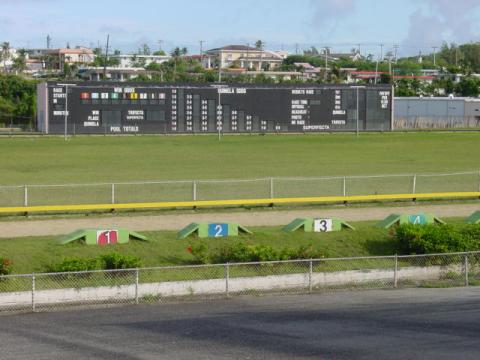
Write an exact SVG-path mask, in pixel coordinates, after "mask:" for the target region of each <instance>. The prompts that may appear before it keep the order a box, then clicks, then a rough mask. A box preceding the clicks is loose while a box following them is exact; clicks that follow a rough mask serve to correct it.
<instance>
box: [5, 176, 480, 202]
mask: <svg viewBox="0 0 480 360" xmlns="http://www.w3.org/2000/svg"><path fill="white" fill-rule="evenodd" d="M476 191H480V171H470V172H458V173H443V174H399V175H372V176H339V177H296V178H295V177H291V178H286V177H285V178H277V177H274V178H261V179H243V180H183V181H139V182H114V183H93V184H58V185H19V186H0V207H17V206H18V207H21V206H48V205H83V204H122V203H123V204H124V203H144V202H171V201H172V202H174V201H192V200H193V201H196V200H242V199H268V198H277V199H278V198H295V197H319V196H349V195H388V194H418V193H435V192H476Z"/></svg>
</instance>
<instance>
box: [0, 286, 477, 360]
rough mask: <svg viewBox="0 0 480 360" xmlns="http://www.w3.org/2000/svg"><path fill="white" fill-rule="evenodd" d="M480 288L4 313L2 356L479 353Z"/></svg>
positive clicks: (350, 356)
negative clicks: (54, 311) (18, 313)
mask: <svg viewBox="0 0 480 360" xmlns="http://www.w3.org/2000/svg"><path fill="white" fill-rule="evenodd" d="M479 300H480V288H461V289H407V290H379V291H364V292H336V293H330V294H316V295H304V296H266V297H240V298H232V299H230V300H215V301H211V302H201V303H179V304H160V305H152V306H129V307H120V308H109V309H96V310H79V311H67V312H57V313H37V314H23V315H11V316H2V317H0V358H1V359H2V360H17V359H22V360H24V359H36V360H42V359H48V360H55V359H69V360H75V359H107V360H108V359H116V360H123V359H125V360H126V359H129V360H130V359H132V360H133V359H299V358H315V359H436V360H438V359H475V360H476V359H479V358H480V341H479V335H480V307H479Z"/></svg>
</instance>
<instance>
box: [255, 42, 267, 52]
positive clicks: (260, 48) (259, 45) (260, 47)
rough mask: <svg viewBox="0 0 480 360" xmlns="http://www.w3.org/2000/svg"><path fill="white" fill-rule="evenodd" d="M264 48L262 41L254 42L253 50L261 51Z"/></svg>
mask: <svg viewBox="0 0 480 360" xmlns="http://www.w3.org/2000/svg"><path fill="white" fill-rule="evenodd" d="M264 47H265V43H264V42H263V41H262V40H257V41H256V42H255V48H256V49H258V50H263V48H264Z"/></svg>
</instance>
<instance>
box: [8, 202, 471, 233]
mask: <svg viewBox="0 0 480 360" xmlns="http://www.w3.org/2000/svg"><path fill="white" fill-rule="evenodd" d="M477 210H480V203H479V204H459V205H412V206H401V207H398V206H397V207H368V208H340V209H339V208H332V209H307V210H288V211H285V210H282V211H275V210H272V211H252V212H235V213H224V212H223V213H198V214H174V215H144V216H111V217H99V218H80V219H53V220H31V221H7V222H0V238H14V237H23V236H45V235H63V234H68V233H70V232H72V231H74V230H77V229H82V228H126V229H129V230H136V231H155V230H179V229H181V228H183V227H184V226H186V225H188V224H189V223H191V222H200V221H213V222H222V221H232V222H238V223H240V224H242V225H245V226H280V225H286V224H288V223H289V222H290V221H292V220H293V219H295V218H297V217H338V218H341V219H343V220H346V221H367V220H380V219H383V218H384V217H386V216H387V215H389V214H392V213H419V212H430V213H434V214H435V215H437V216H439V217H467V216H469V215H470V214H472V213H473V212H475V211H477Z"/></svg>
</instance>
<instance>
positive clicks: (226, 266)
mask: <svg viewBox="0 0 480 360" xmlns="http://www.w3.org/2000/svg"><path fill="white" fill-rule="evenodd" d="M229 280H230V264H229V263H226V264H225V296H226V297H227V298H228V297H229V296H230V290H229V288H228V286H229V284H228V282H229Z"/></svg>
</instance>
